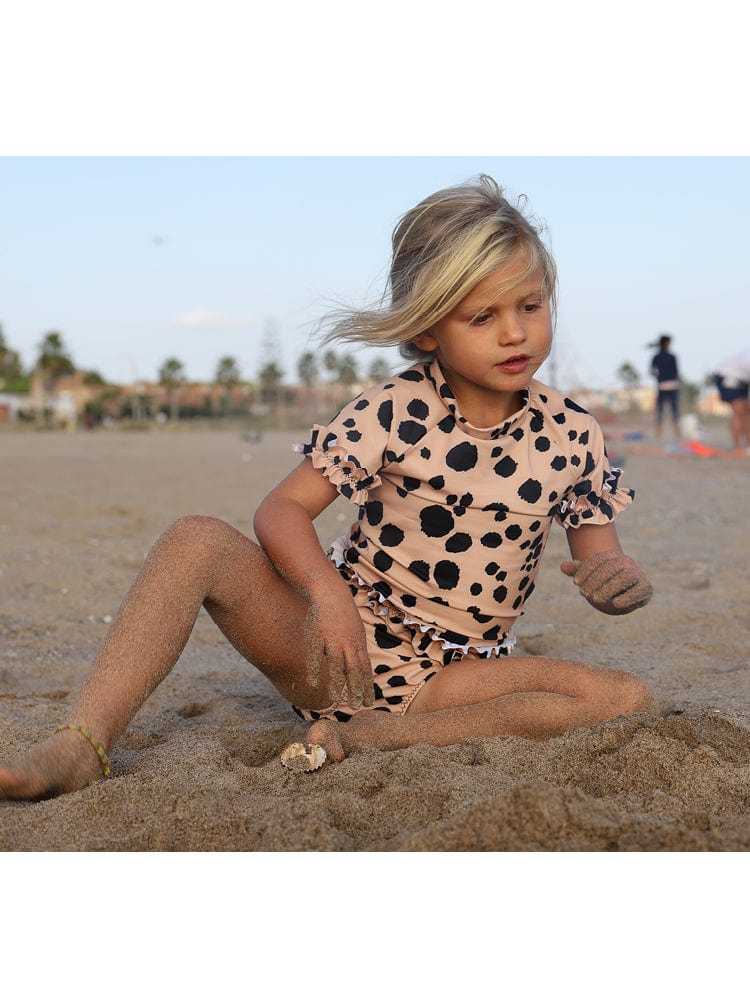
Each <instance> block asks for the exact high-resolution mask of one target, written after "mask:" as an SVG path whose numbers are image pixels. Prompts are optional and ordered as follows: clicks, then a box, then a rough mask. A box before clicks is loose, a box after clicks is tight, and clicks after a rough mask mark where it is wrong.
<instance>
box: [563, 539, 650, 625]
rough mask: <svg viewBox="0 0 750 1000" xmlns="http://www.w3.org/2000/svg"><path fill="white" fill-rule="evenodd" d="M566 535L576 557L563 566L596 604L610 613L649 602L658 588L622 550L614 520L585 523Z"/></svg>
mask: <svg viewBox="0 0 750 1000" xmlns="http://www.w3.org/2000/svg"><path fill="white" fill-rule="evenodd" d="M566 535H567V538H568V546H569V548H570V554H571V556H572V559H570V560H566V561H565V562H564V563H562V565H561V566H560V569H561V570H562V571H563V573H564V574H565V575H566V576H570V577H572V578H573V583H575V585H576V586H577V587H578V589H579V590H580V592H581V594H583V596H584V597H585V598H586V600H587V601H588V602H589V604H590V605H591V606H592V607H594V608H596V609H597V611H602V612H604V614H607V615H627V614H629V613H630V612H631V611H635V609H636V608H642V607H643V606H644V605H645V604H648V602H649V601H650V600H651V596H652V594H653V592H654V588H653V587H652V586H651V584H650V583H649V581H648V579H647V577H646V574H645V573H644V572H643V570H642V569H641V568H640V566H638V565H637V564H636V563H635V562H634V561H633V560H632V559H631V558H630V556H626V555H625V553H624V552H623V551H622V546H621V545H620V540H619V539H618V537H617V528H615V525H614V523H613V522H610V523H609V524H582V525H581V526H580V527H578V528H568V529H567V531H566Z"/></svg>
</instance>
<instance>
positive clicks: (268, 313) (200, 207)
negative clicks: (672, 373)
mask: <svg viewBox="0 0 750 1000" xmlns="http://www.w3.org/2000/svg"><path fill="white" fill-rule="evenodd" d="M480 172H485V173H489V174H491V175H492V176H494V177H495V179H496V180H497V181H498V182H499V183H500V184H501V185H502V186H503V187H504V188H506V191H507V193H508V194H509V195H511V196H512V197H516V196H521V195H523V196H526V198H527V199H528V209H529V211H530V212H531V213H532V214H533V215H534V216H535V217H536V218H537V220H539V221H540V222H541V223H542V224H543V225H544V226H545V232H546V238H547V240H548V243H549V245H550V247H551V249H552V251H553V253H554V255H555V257H556V260H557V264H558V268H559V278H560V299H559V314H558V322H557V330H556V340H555V351H554V355H553V357H554V359H555V362H554V371H550V362H549V361H548V362H547V363H546V365H545V367H544V368H543V369H542V371H541V372H540V377H541V378H542V379H544V378H545V377H546V378H547V379H548V380H556V381H557V382H558V384H559V385H560V387H561V388H564V389H567V388H571V387H575V386H580V385H589V386H606V385H616V384H618V379H617V374H616V373H617V369H618V368H619V366H620V365H621V364H622V363H623V362H625V361H627V362H629V363H630V364H632V365H633V366H634V367H635V368H636V369H637V370H638V371H639V372H640V374H641V377H642V379H643V382H644V384H648V383H649V382H650V376H649V360H650V357H651V354H652V353H653V352H652V351H650V350H649V348H648V347H647V345H648V344H650V343H651V342H653V340H654V339H655V338H656V337H657V336H658V335H659V334H660V333H662V332H670V333H671V334H672V335H673V337H674V342H673V349H674V351H675V353H676V354H677V356H678V359H679V361H680V366H681V370H682V374H683V377H684V378H686V379H688V380H690V381H703V380H704V378H705V377H706V375H707V374H709V373H710V372H711V371H712V369H713V368H714V366H715V365H716V363H717V362H718V361H720V360H721V359H722V358H724V357H725V356H728V355H730V354H732V353H733V352H736V351H740V350H742V349H746V348H747V347H748V346H750V329H749V326H748V319H747V312H746V288H747V278H746V241H747V234H748V231H750V193H749V192H750V158H747V157H712V156H692V157H685V156H666V157H664V156H662V157H657V156H620V157H604V156H583V157H582V156H534V157H529V156H511V157H496V156H466V157H464V156H416V157H398V156H383V157H376V156H334V157H332V156H322V155H314V156H229V157H227V156H224V157H222V156H198V157H181V156H169V157H158V156H142V157H132V156H124V157H95V156H94V157H76V156H46V157H45V156H41V157H15V156H6V157H2V158H0V218H1V219H2V226H1V227H0V323H2V327H3V330H4V333H5V337H6V340H7V342H8V343H9V344H10V346H12V347H13V348H15V349H16V350H19V351H20V352H21V355H22V358H23V361H24V364H25V365H31V364H32V363H33V361H34V360H35V358H36V356H37V353H38V344H39V342H40V340H41V338H42V337H43V336H44V334H46V333H47V332H49V331H52V330H56V331H59V332H60V333H61V334H62V335H63V338H64V341H65V344H66V345H67V347H68V349H69V351H70V354H71V355H72V358H73V360H74V362H75V364H76V365H77V367H79V368H83V369H87V370H88V369H95V370H97V371H99V372H100V373H101V374H102V375H103V376H104V377H105V378H106V379H108V380H111V381H114V382H117V383H129V382H132V381H133V380H134V379H136V378H137V379H145V380H155V379H156V377H157V372H158V369H159V367H160V365H161V364H162V363H163V361H164V360H165V359H166V358H168V357H171V356H174V357H177V358H179V359H180V360H181V361H182V362H183V364H184V367H185V372H186V375H187V377H188V378H189V379H190V380H191V381H207V380H210V379H211V378H212V376H213V374H214V372H215V369H216V365H217V362H218V360H219V358H220V357H222V356H224V355H227V354H229V355H232V356H234V357H235V358H236V359H237V361H238V363H239V366H240V370H241V373H242V375H243V376H244V377H245V378H249V379H252V378H253V377H255V375H256V374H257V372H258V369H259V367H260V366H261V365H262V364H263V363H264V362H265V361H266V360H268V344H267V343H266V347H265V349H264V342H266V341H267V340H268V337H267V334H268V331H269V328H271V329H273V330H275V337H276V343H277V345H278V347H277V349H278V359H279V361H280V363H281V367H282V368H283V370H284V371H285V373H286V374H285V381H287V382H294V381H295V380H296V374H297V372H296V365H297V359H298V358H299V356H300V354H302V353H303V352H304V351H306V350H311V349H318V350H319V349H320V348H319V346H318V343H319V342H318V341H317V340H316V339H315V336H314V333H315V327H316V323H317V321H318V320H319V319H320V318H321V316H322V315H323V314H325V313H326V312H327V311H328V310H329V309H331V308H332V307H333V306H335V305H336V304H337V303H344V304H346V305H363V304H365V303H368V302H372V301H373V300H375V299H377V298H378V297H379V296H380V294H381V293H382V292H383V288H384V282H385V276H386V274H387V267H388V260H389V251H390V234H391V231H392V229H393V226H394V225H395V223H396V221H397V220H398V218H399V216H400V215H401V214H402V213H403V212H404V211H406V210H407V209H408V208H410V207H411V206H412V205H414V204H416V203H417V202H418V201H419V200H421V199H422V198H423V197H425V196H426V195H428V194H430V193H431V192H433V191H435V190H438V189H439V188H441V187H445V186H448V185H451V184H455V183H458V182H461V181H464V180H466V179H467V178H469V177H472V176H476V175H477V174H478V173H480ZM347 349H350V348H347V347H346V346H345V345H342V346H341V347H340V348H339V350H347ZM375 355H381V356H383V357H385V358H386V359H387V360H388V361H389V363H392V364H394V365H398V363H399V361H398V357H397V355H396V353H395V352H394V351H393V350H391V351H380V350H374V349H373V350H370V349H366V350H364V351H362V352H361V353H360V352H358V358H359V363H360V367H361V368H362V369H363V370H365V369H366V368H367V366H368V365H369V363H370V361H371V360H372V358H373V357H374V356H375Z"/></svg>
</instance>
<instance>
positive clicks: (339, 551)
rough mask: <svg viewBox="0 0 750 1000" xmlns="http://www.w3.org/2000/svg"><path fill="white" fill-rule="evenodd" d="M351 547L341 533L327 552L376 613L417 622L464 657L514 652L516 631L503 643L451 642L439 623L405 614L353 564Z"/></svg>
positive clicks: (382, 616)
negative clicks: (348, 556) (364, 593)
mask: <svg viewBox="0 0 750 1000" xmlns="http://www.w3.org/2000/svg"><path fill="white" fill-rule="evenodd" d="M348 546H349V536H348V535H341V536H340V537H339V538H337V539H336V541H335V542H334V543H333V545H331V547H330V548H329V549H328V552H327V553H326V555H327V556H328V558H329V559H331V560H332V561H333V562H334V564H335V565H336V566H337V567H338V568H339V569H341V568H342V567H345V568H346V570H347V572H348V573H349V574H350V575H351V578H352V579H353V580H356V582H357V583H358V584H359V586H360V587H364V588H365V589H366V590H367V594H368V598H369V600H368V602H367V603H368V606H369V607H371V608H372V609H373V611H374V612H375V614H377V615H379V616H380V617H381V618H398V619H399V621H402V622H404V623H405V624H406V625H416V627H417V628H418V629H419V630H420V632H422V633H427V632H429V633H430V636H431V637H432V639H434V641H435V642H438V643H439V644H440V645H441V646H442V647H443V649H460V650H461V652H462V653H463V654H464V656H467V655H468V654H469V653H470V652H471V650H474V652H476V653H480V654H481V655H482V656H483V657H490V656H507V655H509V654H510V653H511V652H512V651H513V647H514V646H515V645H516V637H515V636H514V635H513V632H512V631H511V632H509V633H508V634H507V635H506V636H505V638H504V639H503V641H502V642H496V643H493V644H491V645H484V646H483V645H480V644H478V643H475V642H467V643H465V644H463V645H461V644H459V643H456V642H451V641H450V640H449V639H446V638H444V637H443V636H442V634H441V630H440V626H439V625H428V624H425V623H424V622H420V621H418V620H417V619H416V618H410V617H409V616H408V615H407V614H405V613H404V612H403V611H402V610H401V608H397V607H395V606H394V605H393V604H391V602H390V601H389V600H387V598H385V597H383V595H382V594H381V593H380V591H378V590H376V589H375V588H374V587H373V585H372V584H371V583H367V581H366V580H363V579H362V577H361V576H359V575H358V574H357V573H355V571H354V570H353V569H352V567H351V566H350V565H349V563H348V562H347V561H346V557H345V552H346V549H347V548H348Z"/></svg>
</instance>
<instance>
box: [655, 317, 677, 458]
mask: <svg viewBox="0 0 750 1000" xmlns="http://www.w3.org/2000/svg"><path fill="white" fill-rule="evenodd" d="M657 343H658V347H659V353H658V354H655V355H654V356H653V358H652V359H651V374H652V375H653V376H654V378H655V379H656V435H657V437H661V432H662V421H663V418H664V409H665V408H666V407H669V409H670V410H671V412H672V427H673V429H674V435H675V437H677V438H679V437H680V374H679V371H678V369H677V357H676V356H675V355H674V354H673V353H672V351H671V350H670V348H671V346H672V337H671V336H670V334H668V333H663V334H662V335H661V336H660V337H659V340H658V342H657ZM652 346H653V347H656V346H657V344H653V345H652Z"/></svg>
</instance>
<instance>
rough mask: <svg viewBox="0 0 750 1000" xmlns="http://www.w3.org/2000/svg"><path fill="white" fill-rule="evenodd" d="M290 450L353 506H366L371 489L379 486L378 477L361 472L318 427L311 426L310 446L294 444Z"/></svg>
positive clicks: (357, 465)
mask: <svg viewBox="0 0 750 1000" xmlns="http://www.w3.org/2000/svg"><path fill="white" fill-rule="evenodd" d="M293 450H294V451H296V452H297V454H299V455H304V456H305V457H306V458H309V459H310V460H311V461H312V464H313V467H314V468H316V469H320V471H321V472H322V473H323V475H324V476H325V477H326V478H327V479H328V480H330V482H331V483H333V485H334V486H335V487H336V489H337V490H338V491H339V493H340V494H341V496H342V497H344V498H345V499H346V500H349V501H350V502H351V503H354V504H357V506H361V505H362V504H363V503H367V500H368V497H369V491H370V489H371V488H374V487H377V486H380V483H381V479H380V476H378V475H371V474H370V473H369V472H368V471H367V469H363V468H362V466H361V465H360V464H359V462H358V461H357V459H356V458H355V457H354V455H350V454H349V452H348V451H347V450H346V448H344V447H342V446H341V445H340V444H339V441H338V438H337V437H336V435H335V434H333V433H331V432H330V431H329V432H326V428H325V427H321V425H320V424H313V428H312V434H311V436H310V444H295V445H294V449H293Z"/></svg>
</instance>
